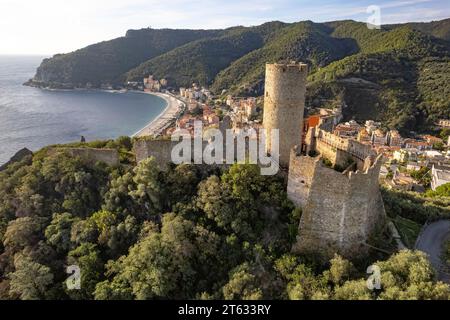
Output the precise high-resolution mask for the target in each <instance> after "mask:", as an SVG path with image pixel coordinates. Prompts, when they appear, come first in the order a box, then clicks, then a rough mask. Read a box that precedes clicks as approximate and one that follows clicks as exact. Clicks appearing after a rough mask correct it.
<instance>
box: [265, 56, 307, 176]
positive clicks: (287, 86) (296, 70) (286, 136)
mask: <svg viewBox="0 0 450 320" xmlns="http://www.w3.org/2000/svg"><path fill="white" fill-rule="evenodd" d="M307 73H308V67H307V65H306V64H302V63H292V64H267V65H266V81H265V96H264V119H263V125H264V128H265V129H266V130H267V134H268V137H270V135H271V130H273V129H279V130H280V165H281V166H282V167H286V168H287V167H288V166H289V158H290V153H291V149H292V148H293V147H294V146H296V145H298V144H301V141H302V129H301V128H302V127H303V113H304V109H305V93H306V76H307ZM266 144H267V150H268V151H269V150H270V148H271V139H268V141H267V143H266Z"/></svg>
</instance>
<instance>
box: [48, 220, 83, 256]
mask: <svg viewBox="0 0 450 320" xmlns="http://www.w3.org/2000/svg"><path fill="white" fill-rule="evenodd" d="M77 221H78V219H77V218H74V217H73V216H72V215H71V214H70V213H67V212H66V213H62V214H54V215H53V220H52V222H51V223H50V225H49V226H48V227H47V228H46V229H45V237H46V238H47V242H48V243H49V244H51V245H52V246H53V247H54V248H55V249H56V251H57V252H58V253H60V254H61V253H67V252H68V251H69V250H70V248H71V241H70V234H71V230H72V225H73V224H74V223H75V222H77Z"/></svg>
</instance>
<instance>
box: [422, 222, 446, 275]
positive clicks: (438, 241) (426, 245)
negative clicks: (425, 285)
mask: <svg viewBox="0 0 450 320" xmlns="http://www.w3.org/2000/svg"><path fill="white" fill-rule="evenodd" d="M449 237H450V220H441V221H437V222H433V223H431V224H429V225H428V226H426V227H425V229H423V230H422V233H421V235H420V237H419V239H418V241H417V243H416V249H417V250H420V251H423V252H425V253H426V254H428V256H429V259H430V262H431V264H432V265H433V267H434V268H435V269H436V270H437V271H438V278H439V280H442V281H445V282H447V283H450V274H449V273H448V272H447V273H445V272H444V269H445V262H443V261H442V259H441V255H442V252H443V248H444V244H445V241H446V240H447V239H448V238H449Z"/></svg>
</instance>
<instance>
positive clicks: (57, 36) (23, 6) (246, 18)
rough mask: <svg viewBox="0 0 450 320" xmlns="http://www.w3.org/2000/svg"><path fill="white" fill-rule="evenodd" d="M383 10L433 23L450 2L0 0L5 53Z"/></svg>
mask: <svg viewBox="0 0 450 320" xmlns="http://www.w3.org/2000/svg"><path fill="white" fill-rule="evenodd" d="M371 5H376V6H379V7H380V8H381V24H392V23H404V22H429V21H435V20H443V19H446V18H448V17H450V8H449V6H448V4H447V0H398V1H388V0H382V1H367V0H351V1H346V2H345V3H339V1H337V0H318V1H315V2H314V3H310V2H309V3H308V1H304V0H297V1H295V0H281V1H277V3H273V1H268V0H249V1H246V2H245V3H241V2H240V1H237V0H229V1H227V2H226V3H223V2H221V1H218V0H210V1H206V0H194V1H189V0H173V1H170V3H169V5H167V3H161V1H156V0H130V1H127V2H126V3H125V2H124V1H121V0H97V1H90V0H78V1H64V2H63V1H58V0H40V1H32V0H0V39H2V47H1V48H0V54H2V55H40V56H51V55H53V54H57V53H67V52H72V51H74V50H76V49H79V48H83V47H86V46H88V45H90V44H94V43H98V42H101V41H106V40H110V39H114V38H117V37H121V36H124V35H125V32H126V31H127V30H129V29H142V28H147V27H151V28H154V29H162V28H170V29H223V28H227V27H233V26H238V25H242V26H252V25H259V24H262V23H265V22H269V21H276V20H278V21H283V22H286V23H291V22H298V21H304V20H311V21H314V22H326V21H336V20H350V19H351V20H355V21H362V22H366V21H367V18H368V17H369V16H370V14H369V13H367V8H368V7H369V6H371Z"/></svg>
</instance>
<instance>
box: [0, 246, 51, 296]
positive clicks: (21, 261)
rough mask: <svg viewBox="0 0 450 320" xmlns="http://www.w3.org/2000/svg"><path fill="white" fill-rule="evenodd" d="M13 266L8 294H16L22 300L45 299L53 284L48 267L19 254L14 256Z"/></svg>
mask: <svg viewBox="0 0 450 320" xmlns="http://www.w3.org/2000/svg"><path fill="white" fill-rule="evenodd" d="M14 267H15V271H14V272H13V273H11V274H10V275H9V278H10V279H11V281H10V284H9V285H10V295H11V296H16V295H17V296H18V297H19V298H20V299H22V300H40V299H45V297H46V293H47V290H48V289H49V287H50V286H51V285H52V284H53V274H52V273H51V271H50V268H49V267H46V266H43V265H41V264H39V263H36V262H34V261H33V260H31V259H30V258H29V257H27V256H24V255H21V254H17V255H15V256H14Z"/></svg>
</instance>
